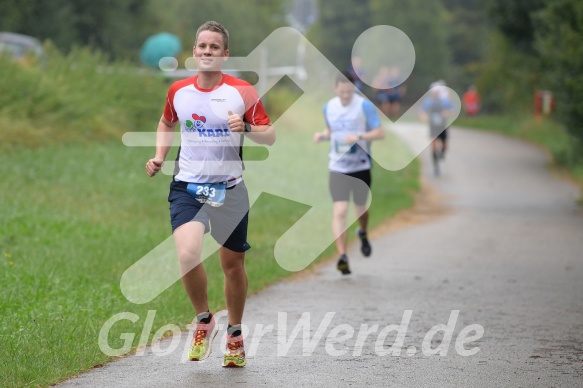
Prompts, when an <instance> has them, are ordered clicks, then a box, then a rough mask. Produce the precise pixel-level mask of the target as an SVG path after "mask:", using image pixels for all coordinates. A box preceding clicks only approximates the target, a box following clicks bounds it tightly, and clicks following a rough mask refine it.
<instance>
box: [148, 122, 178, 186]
mask: <svg viewBox="0 0 583 388" xmlns="http://www.w3.org/2000/svg"><path fill="white" fill-rule="evenodd" d="M175 128H176V123H173V122H171V121H169V120H167V119H166V118H164V116H162V117H161V118H160V122H159V123H158V128H157V130H156V155H155V156H154V157H153V158H152V159H150V160H148V162H147V163H146V173H147V174H148V175H149V176H151V177H152V176H154V175H156V174H157V173H158V172H159V171H160V170H161V169H162V164H163V163H164V160H165V159H166V156H167V155H168V151H170V147H171V146H172V142H173V141H174V129H175Z"/></svg>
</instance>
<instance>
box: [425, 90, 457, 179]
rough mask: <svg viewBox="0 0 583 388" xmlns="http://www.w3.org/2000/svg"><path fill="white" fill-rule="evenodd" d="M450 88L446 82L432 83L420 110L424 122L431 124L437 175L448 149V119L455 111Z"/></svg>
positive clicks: (430, 132) (434, 164)
mask: <svg viewBox="0 0 583 388" xmlns="http://www.w3.org/2000/svg"><path fill="white" fill-rule="evenodd" d="M447 96H448V90H447V89H446V88H445V84H444V83H433V84H431V91H430V94H429V97H427V98H426V99H425V100H424V101H423V104H422V105H421V108H420V110H419V116H420V117H421V120H422V121H423V122H426V123H428V124H429V135H430V136H431V138H432V139H433V140H432V141H431V152H432V158H433V168H434V173H435V175H436V176H437V175H439V174H440V170H439V160H440V159H444V158H445V151H446V150H447V127H446V123H447V119H448V118H449V117H451V116H452V115H453V114H454V113H453V104H452V103H451V101H450V100H449V98H448V97H447Z"/></svg>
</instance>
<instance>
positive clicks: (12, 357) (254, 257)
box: [0, 102, 419, 387]
mask: <svg viewBox="0 0 583 388" xmlns="http://www.w3.org/2000/svg"><path fill="white" fill-rule="evenodd" d="M306 106H308V107H311V108H310V111H314V112H315V113H313V117H312V119H313V121H314V123H316V124H314V125H305V126H302V127H301V128H298V125H297V120H295V119H294V118H295V117H300V116H298V114H297V112H295V113H294V112H292V113H293V114H290V115H289V117H288V118H287V119H286V117H283V118H282V120H281V126H280V127H278V130H281V131H282V133H287V134H289V136H288V137H286V136H285V135H283V136H281V137H280V138H279V139H278V143H279V144H283V145H285V150H290V151H289V153H290V155H289V156H286V155H287V154H283V162H285V160H286V159H285V158H286V157H289V160H296V159H297V155H298V153H299V152H303V154H301V155H302V157H303V159H305V161H306V162H308V163H307V165H309V164H314V165H318V166H319V170H318V171H319V172H318V174H320V175H318V176H319V177H320V178H319V179H322V180H323V181H325V180H326V179H327V175H326V152H327V150H326V148H327V147H326V146H323V147H319V146H316V145H313V144H311V142H310V139H311V134H312V133H313V131H314V130H315V129H317V128H318V127H317V126H316V125H320V126H321V125H323V124H322V119H321V117H320V115H321V110H320V109H313V104H311V103H310V102H307V104H305V105H304V106H303V107H302V104H299V107H298V108H299V109H306ZM310 115H311V113H310V114H306V115H304V117H303V121H304V122H306V121H309V118H307V117H306V116H310ZM286 120H287V121H286ZM278 143H276V144H278ZM152 153H153V150H152V149H151V148H128V147H125V146H123V145H122V144H121V142H120V141H105V142H98V143H94V144H92V145H88V144H84V143H83V142H81V143H67V144H58V142H52V144H49V145H45V146H42V147H38V148H19V149H18V150H14V149H13V150H12V152H10V153H8V154H3V155H1V156H0V164H1V165H2V166H4V172H3V179H2V180H1V181H0V214H2V217H0V283H1V284H2V287H1V288H0V329H1V330H0V341H1V343H2V346H1V347H0V381H2V385H3V386H7V387H16V386H37V385H40V386H45V385H49V384H52V383H54V382H56V381H59V380H62V379H64V378H66V377H68V376H71V375H75V374H77V373H79V372H81V371H84V370H87V369H89V368H91V367H93V366H94V365H98V364H102V363H104V362H106V361H108V360H110V359H111V358H110V357H108V356H106V355H104V354H103V353H102V352H101V350H100V348H99V346H98V341H97V338H98V335H99V331H100V329H101V327H102V326H103V324H104V322H105V321H106V320H107V319H108V318H110V317H112V316H113V315H114V314H117V313H120V312H130V313H134V314H136V315H137V316H138V317H139V320H138V321H137V322H135V323H133V322H131V321H127V320H126V321H122V322H119V323H118V324H116V325H114V326H113V328H112V330H111V332H110V336H109V343H110V345H111V347H113V348H116V347H121V346H122V345H123V344H124V340H123V339H122V338H120V335H121V334H122V333H130V334H134V337H133V339H131V340H130V341H132V346H133V347H134V348H135V347H136V346H137V345H138V342H139V339H140V336H141V332H142V329H143V327H144V321H145V318H146V316H147V313H148V310H155V311H156V317H155V320H154V322H153V326H152V328H151V330H150V332H149V338H151V337H152V333H155V332H156V331H157V330H158V329H159V328H160V327H161V326H164V325H167V324H171V323H172V324H175V325H178V326H179V327H181V328H184V327H185V325H186V324H187V323H189V322H190V321H191V319H192V315H193V311H192V307H191V306H190V303H189V301H188V299H187V297H186V295H185V293H184V291H183V289H182V285H181V284H180V282H177V283H175V284H174V285H173V286H172V287H170V288H169V289H167V290H166V291H165V292H164V293H162V294H161V295H160V296H158V297H157V298H156V299H154V300H153V301H151V302H149V303H146V304H144V305H135V304H132V303H130V302H128V301H127V300H126V299H125V298H124V296H123V295H122V294H121V292H120V288H119V281H120V277H121V275H122V273H123V272H124V271H125V270H126V269H127V268H128V267H129V266H130V265H132V264H133V263H134V262H135V261H136V260H138V259H139V258H140V257H142V256H143V255H144V254H146V253H147V252H149V251H150V250H151V249H153V248H154V247H155V246H156V245H157V244H159V243H160V242H161V241H163V240H164V239H165V238H167V237H168V236H169V235H170V227H169V220H168V206H167V204H166V202H165V201H166V197H167V190H168V183H169V180H170V177H168V176H158V177H156V178H155V179H149V178H147V177H146V175H145V173H144V171H143V164H144V162H145V161H146V160H147V159H148V158H149V157H151V155H152ZM312 158H315V160H314V159H312ZM418 170H419V168H418V165H417V163H413V164H412V165H410V166H409V167H407V168H406V169H404V170H402V171H399V172H388V171H385V170H383V169H382V168H380V167H378V166H376V167H375V169H374V172H373V174H374V185H373V202H372V205H371V207H372V212H371V214H372V218H371V224H372V225H373V226H374V225H378V224H380V223H381V222H383V221H384V220H385V219H386V218H388V217H390V216H392V215H394V214H395V213H396V212H397V211H398V210H400V209H402V208H406V207H409V206H411V205H412V202H413V198H412V197H413V193H414V192H415V191H416V190H417V189H418V188H419V183H418V173H419V171H418ZM290 186H291V185H290ZM306 210H307V206H306V205H304V204H302V203H298V202H296V201H293V200H289V199H286V198H283V197H281V196H275V195H270V194H262V195H261V196H260V197H259V199H258V201H257V202H256V204H255V205H254V207H253V209H252V211H251V215H250V236H249V240H250V242H251V244H252V246H253V249H252V251H250V253H249V258H250V259H249V260H248V265H247V268H248V273H249V280H250V281H249V284H250V289H249V292H250V293H253V292H256V291H258V290H261V289H262V288H264V287H265V286H266V285H268V284H271V283H273V282H275V281H277V280H279V279H282V278H284V277H286V276H289V275H290V272H288V271H286V270H284V269H283V268H281V267H280V266H279V265H278V263H277V262H276V261H275V260H274V259H273V247H274V244H275V241H276V240H277V238H278V236H281V235H282V234H283V233H285V231H286V230H287V229H288V228H290V227H291V226H292V225H293V224H294V223H295V222H296V221H297V220H298V219H299V218H300V217H301V216H302V215H303V214H304V213H305V212H306ZM326 229H329V226H328V225H326ZM330 233H331V232H330ZM351 235H354V234H351ZM331 253H332V248H331V247H329V248H328V249H327V250H326V251H325V252H324V253H323V254H322V255H321V258H325V257H328V256H329V255H330V254H331ZM205 267H206V268H207V271H208V274H209V301H210V304H211V308H212V309H213V310H217V309H219V308H222V307H223V306H224V299H223V295H222V271H221V270H220V267H219V264H218V260H216V257H212V258H210V259H208V260H207V261H206V262H205Z"/></svg>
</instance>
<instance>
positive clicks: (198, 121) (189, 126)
mask: <svg viewBox="0 0 583 388" xmlns="http://www.w3.org/2000/svg"><path fill="white" fill-rule="evenodd" d="M192 119H193V120H194V121H191V120H186V130H187V131H189V132H194V131H196V130H197V129H202V128H203V127H204V123H206V117H204V116H199V115H197V114H196V113H193V114H192Z"/></svg>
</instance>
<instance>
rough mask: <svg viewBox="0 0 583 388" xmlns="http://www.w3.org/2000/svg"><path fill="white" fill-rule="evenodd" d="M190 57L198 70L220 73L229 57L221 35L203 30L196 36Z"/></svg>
mask: <svg viewBox="0 0 583 388" xmlns="http://www.w3.org/2000/svg"><path fill="white" fill-rule="evenodd" d="M192 55H193V57H194V59H195V62H196V65H197V67H198V69H199V70H202V71H220V70H221V68H222V65H223V62H224V61H225V60H226V58H227V57H228V56H229V49H225V42H224V40H223V35H221V33H219V32H215V31H209V30H205V31H200V33H199V34H198V37H197V39H196V44H195V45H194V47H193V48H192Z"/></svg>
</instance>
